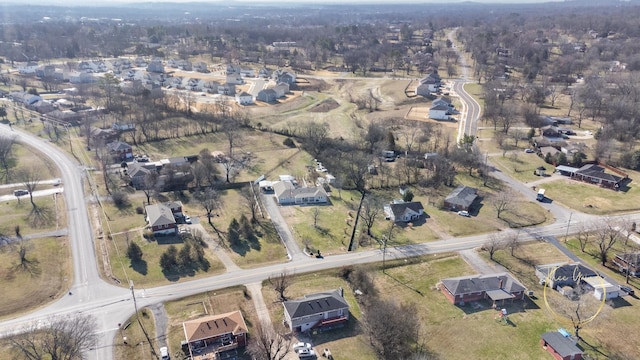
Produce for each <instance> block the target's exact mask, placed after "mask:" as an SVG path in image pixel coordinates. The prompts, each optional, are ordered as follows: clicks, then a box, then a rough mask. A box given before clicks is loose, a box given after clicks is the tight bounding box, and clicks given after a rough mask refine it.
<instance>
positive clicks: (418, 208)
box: [384, 201, 424, 222]
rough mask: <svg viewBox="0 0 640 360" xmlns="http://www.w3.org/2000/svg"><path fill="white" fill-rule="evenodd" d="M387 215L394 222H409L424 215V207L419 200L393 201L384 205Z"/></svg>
mask: <svg viewBox="0 0 640 360" xmlns="http://www.w3.org/2000/svg"><path fill="white" fill-rule="evenodd" d="M384 214H385V217H386V218H387V219H389V220H392V221H394V222H409V221H413V220H417V219H419V218H420V217H421V216H422V215H424V207H423V206H422V203H420V202H419V201H413V202H399V203H395V202H394V203H391V204H387V205H385V206H384Z"/></svg>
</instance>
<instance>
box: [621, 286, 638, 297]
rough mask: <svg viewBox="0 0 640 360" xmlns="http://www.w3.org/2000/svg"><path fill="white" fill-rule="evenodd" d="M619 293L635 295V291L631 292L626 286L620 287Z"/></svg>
mask: <svg viewBox="0 0 640 360" xmlns="http://www.w3.org/2000/svg"><path fill="white" fill-rule="evenodd" d="M620 291H622V292H624V293H626V294H627V295H631V296H633V295H635V291H633V289H632V288H630V287H628V286H624V285H620Z"/></svg>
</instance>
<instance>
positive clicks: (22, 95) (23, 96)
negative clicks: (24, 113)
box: [9, 91, 42, 106]
mask: <svg viewBox="0 0 640 360" xmlns="http://www.w3.org/2000/svg"><path fill="white" fill-rule="evenodd" d="M9 98H10V99H11V100H13V101H15V102H19V103H22V104H24V105H27V106H28V105H33V104H35V103H36V102H38V101H42V98H41V97H40V95H35V94H31V93H28V92H26V91H12V92H11V93H9Z"/></svg>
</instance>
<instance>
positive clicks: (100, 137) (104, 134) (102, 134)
mask: <svg viewBox="0 0 640 360" xmlns="http://www.w3.org/2000/svg"><path fill="white" fill-rule="evenodd" d="M89 136H90V137H91V140H93V141H95V142H96V143H99V144H106V143H108V142H110V141H113V140H114V139H115V138H117V137H118V132H117V131H115V130H113V129H100V128H98V127H95V126H92V127H90V128H89Z"/></svg>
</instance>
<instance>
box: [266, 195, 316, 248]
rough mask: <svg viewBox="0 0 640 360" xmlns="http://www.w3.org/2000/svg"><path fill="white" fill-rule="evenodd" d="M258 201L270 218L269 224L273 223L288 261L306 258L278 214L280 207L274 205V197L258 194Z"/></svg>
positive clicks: (287, 225)
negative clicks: (285, 249)
mask: <svg viewBox="0 0 640 360" xmlns="http://www.w3.org/2000/svg"><path fill="white" fill-rule="evenodd" d="M260 200H261V201H262V204H263V205H264V208H265V209H266V210H267V214H269V218H271V222H273V226H274V227H275V228H276V231H277V232H278V235H279V236H280V239H281V240H282V243H283V244H284V246H285V247H286V248H287V255H288V256H289V260H298V259H302V258H305V257H307V256H306V255H305V254H303V253H302V251H300V247H299V246H298V243H296V240H295V239H294V237H293V234H292V233H291V229H290V228H289V224H287V222H286V221H285V220H284V218H283V217H282V214H281V213H280V207H279V206H278V204H277V203H276V200H275V198H274V196H273V195H271V194H260Z"/></svg>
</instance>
